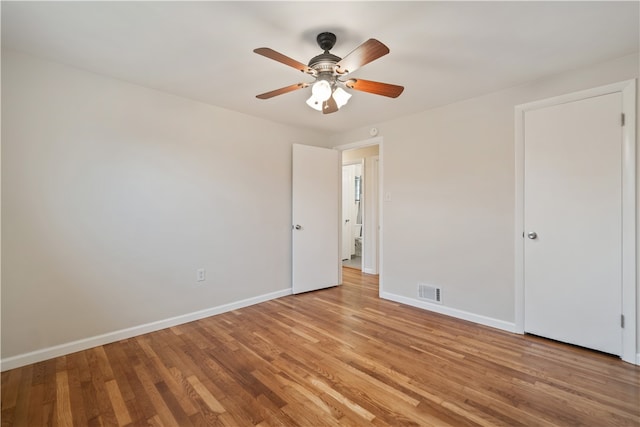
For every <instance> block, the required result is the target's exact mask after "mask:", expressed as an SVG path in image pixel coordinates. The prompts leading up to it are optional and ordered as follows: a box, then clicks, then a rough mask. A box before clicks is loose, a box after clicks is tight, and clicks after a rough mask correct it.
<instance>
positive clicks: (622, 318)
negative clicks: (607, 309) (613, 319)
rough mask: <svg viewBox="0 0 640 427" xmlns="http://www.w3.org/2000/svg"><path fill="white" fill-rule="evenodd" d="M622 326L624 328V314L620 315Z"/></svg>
mask: <svg viewBox="0 0 640 427" xmlns="http://www.w3.org/2000/svg"><path fill="white" fill-rule="evenodd" d="M620 327H621V328H624V314H621V315H620Z"/></svg>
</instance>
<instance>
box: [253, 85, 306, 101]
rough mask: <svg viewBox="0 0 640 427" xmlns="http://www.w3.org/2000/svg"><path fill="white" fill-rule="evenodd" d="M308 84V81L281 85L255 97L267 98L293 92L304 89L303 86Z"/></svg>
mask: <svg viewBox="0 0 640 427" xmlns="http://www.w3.org/2000/svg"><path fill="white" fill-rule="evenodd" d="M308 86H309V83H296V84H294V85H290V86H285V87H281V88H280V89H276V90H272V91H271V92H265V93H261V94H260V95H256V98H259V99H269V98H273V97H274V96H278V95H282V94H285V93H289V92H293V91H294V90H298V89H304V88H305V87H308Z"/></svg>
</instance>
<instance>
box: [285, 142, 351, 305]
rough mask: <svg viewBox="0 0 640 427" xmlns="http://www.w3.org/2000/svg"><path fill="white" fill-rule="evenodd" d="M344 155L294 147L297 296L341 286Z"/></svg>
mask: <svg viewBox="0 0 640 427" xmlns="http://www.w3.org/2000/svg"><path fill="white" fill-rule="evenodd" d="M339 159H340V153H339V152H338V151H337V150H331V149H326V148H320V147H312V146H307V145H299V144H294V145H293V191H292V198H293V201H292V206H293V208H292V210H293V212H292V218H293V230H292V234H293V236H292V240H293V253H292V258H293V259H292V264H293V271H292V282H293V285H292V287H293V293H294V294H298V293H301V292H308V291H315V290H317V289H323V288H328V287H330V286H335V285H338V284H339V283H338V281H339V272H340V240H339V227H340V211H339V206H338V195H339V194H340V160H339Z"/></svg>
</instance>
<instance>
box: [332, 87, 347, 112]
mask: <svg viewBox="0 0 640 427" xmlns="http://www.w3.org/2000/svg"><path fill="white" fill-rule="evenodd" d="M349 98H351V94H350V93H349V92H347V91H346V90H343V89H342V88H341V87H339V88H336V90H334V91H333V99H334V100H335V101H336V105H337V106H338V108H342V106H343V105H346V103H347V101H349Z"/></svg>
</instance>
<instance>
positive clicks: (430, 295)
mask: <svg viewBox="0 0 640 427" xmlns="http://www.w3.org/2000/svg"><path fill="white" fill-rule="evenodd" d="M418 298H420V299H423V300H427V301H429V302H435V303H437V304H442V288H440V287H438V286H431V285H425V284H424V283H418Z"/></svg>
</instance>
